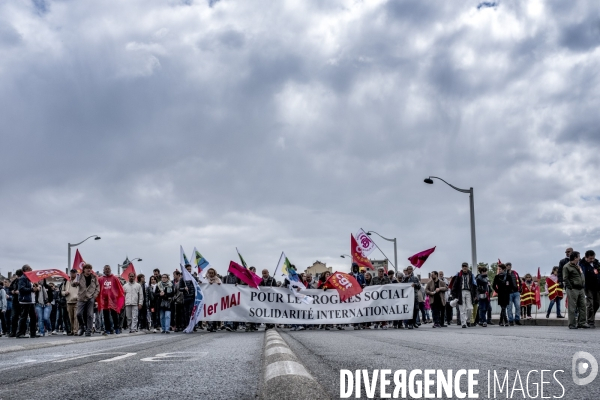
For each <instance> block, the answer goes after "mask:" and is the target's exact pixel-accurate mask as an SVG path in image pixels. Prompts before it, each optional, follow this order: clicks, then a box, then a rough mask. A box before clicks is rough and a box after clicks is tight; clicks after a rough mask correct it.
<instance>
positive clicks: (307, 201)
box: [0, 0, 600, 274]
mask: <svg viewBox="0 0 600 400" xmlns="http://www.w3.org/2000/svg"><path fill="white" fill-rule="evenodd" d="M489 5H490V4H488V5H484V4H481V5H480V4H479V2H478V1H469V0H463V1H451V2H439V1H423V0H404V1H397V0H392V1H383V0H370V1H364V2H362V1H343V0H339V1H335V0H331V1H321V0H315V1H305V0H295V1H294V0H282V1H235V0H221V1H216V0H212V1H206V0H204V1H202V0H193V1H178V0H161V1H158V0H143V1H142V0H129V1H126V2H123V1H111V0H107V1H102V2H97V1H86V0H78V1H73V0H63V1H49V0H33V1H31V0H19V1H17V0H15V1H9V2H2V3H1V4H0V143H1V146H0V166H1V168H0V177H1V185H2V191H1V193H2V194H1V196H0V209H1V210H2V211H1V213H2V229H1V231H0V232H1V234H0V272H2V273H4V274H6V272H7V271H9V270H14V269H15V268H18V267H20V266H22V265H23V264H24V263H29V264H31V265H32V266H33V267H34V269H38V268H49V267H54V268H65V267H66V265H67V243H69V242H71V243H74V242H78V241H80V240H82V239H84V238H85V237H87V236H89V235H92V234H98V235H100V236H102V240H100V241H88V242H86V243H85V244H83V245H82V246H81V247H80V250H81V252H82V254H83V256H84V258H85V259H86V260H87V261H88V262H90V263H92V264H93V265H94V267H98V268H100V267H101V266H102V265H104V264H106V263H108V264H111V265H113V266H116V264H117V263H119V262H121V261H123V259H124V258H125V256H126V255H129V257H130V258H131V257H141V258H143V262H141V263H139V264H138V265H137V266H138V270H139V269H141V270H142V271H144V272H146V273H148V272H149V271H150V270H151V269H152V268H155V267H158V268H160V269H161V270H167V271H172V270H173V269H174V268H175V267H177V266H178V262H179V245H180V244H181V245H183V246H184V248H185V249H186V250H187V251H188V252H191V250H192V248H193V247H194V246H196V247H198V249H199V250H200V251H201V252H202V253H203V254H204V256H205V257H206V258H207V259H208V260H209V261H210V262H211V264H213V266H215V267H217V269H218V270H219V271H220V272H224V271H225V270H226V268H227V265H228V263H229V260H230V259H236V258H235V257H236V253H235V247H236V246H237V247H238V248H239V249H240V251H241V252H242V254H243V255H244V257H245V258H246V260H247V261H248V262H249V264H252V265H255V266H257V267H258V268H262V267H266V268H269V269H270V270H271V272H273V270H274V268H275V265H276V263H277V261H278V259H279V254H280V253H281V251H285V252H286V254H287V255H288V257H289V258H290V259H291V261H292V262H293V263H295V264H297V265H298V266H299V267H300V269H304V268H305V267H307V266H309V265H311V264H312V263H313V262H314V261H315V260H320V261H322V262H326V263H327V264H328V265H331V266H333V267H334V269H339V270H347V269H348V268H349V264H348V262H347V261H346V260H344V259H341V258H340V257H339V256H340V254H343V253H348V252H349V251H350V248H349V247H350V243H349V240H350V239H349V236H350V233H351V232H355V231H356V230H357V229H358V228H360V227H363V228H364V229H365V230H374V231H377V232H379V233H381V234H382V235H384V236H387V237H397V239H398V258H399V260H401V265H406V264H407V261H406V259H407V257H409V256H410V255H412V254H413V253H416V252H418V251H420V250H423V249H426V248H429V247H433V246H437V251H436V252H435V253H434V254H433V255H432V256H431V258H430V259H429V260H428V261H427V263H426V264H425V267H424V268H423V269H424V271H425V272H427V271H430V270H432V269H442V270H445V271H446V274H448V273H449V272H455V271H457V270H458V269H459V267H460V263H461V262H463V261H469V262H470V260H471V253H470V230H469V199H468V195H466V194H463V193H459V192H456V191H454V190H452V189H451V188H449V187H448V186H446V185H444V184H443V183H442V182H439V181H436V183H435V184H434V185H426V184H424V183H423V179H424V178H426V177H427V176H429V175H435V176H439V177H443V178H444V179H446V180H448V181H449V182H451V183H452V184H454V185H456V186H459V187H463V188H469V187H471V186H472V187H473V188H474V190H475V212H476V227H477V252H478V260H479V261H484V262H493V261H495V260H497V259H498V258H501V259H502V260H503V261H512V262H513V265H514V266H515V269H516V270H517V271H519V272H521V273H524V272H531V273H534V272H536V271H537V268H538V267H541V270H542V273H544V272H549V271H550V268H551V267H552V266H553V265H556V264H557V263H558V260H559V259H560V258H562V257H563V256H564V255H563V253H564V248H565V247H566V246H568V245H572V246H573V247H574V248H576V249H577V250H586V249H590V248H595V249H596V250H597V251H599V250H600V185H598V184H599V183H600V182H599V181H600V179H599V178H598V177H599V162H600V158H599V157H600V152H599V149H600V113H599V112H598V110H600V96H599V95H598V93H600V72H599V71H600V13H599V9H598V3H597V1H593V0H590V1H577V2H574V3H572V2H565V1H538V0H530V1H527V2H522V1H516V0H515V1H500V2H498V3H497V4H495V5H491V6H489ZM378 244H379V245H380V247H381V248H382V249H383V251H384V252H386V254H388V255H389V256H390V257H393V247H392V245H391V244H390V243H388V242H384V241H381V240H380V241H378ZM372 256H376V253H373V254H372Z"/></svg>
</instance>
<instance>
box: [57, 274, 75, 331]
mask: <svg viewBox="0 0 600 400" xmlns="http://www.w3.org/2000/svg"><path fill="white" fill-rule="evenodd" d="M75 279H77V270H76V269H75V268H72V269H71V271H70V273H69V280H66V281H65V283H64V284H63V285H62V287H61V291H60V294H61V295H62V296H63V297H64V298H65V299H66V300H67V316H65V321H66V320H68V321H69V322H70V323H69V326H70V329H69V330H68V332H67V335H69V336H73V334H74V333H75V332H77V331H78V330H79V323H78V321H77V293H78V291H79V289H78V288H77V287H76V286H73V282H75ZM66 326H67V324H65V327H66Z"/></svg>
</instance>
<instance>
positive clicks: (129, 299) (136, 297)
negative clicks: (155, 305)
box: [123, 282, 144, 306]
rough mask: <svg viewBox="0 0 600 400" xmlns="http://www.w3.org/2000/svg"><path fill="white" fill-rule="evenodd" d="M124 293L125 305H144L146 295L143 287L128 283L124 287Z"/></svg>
mask: <svg viewBox="0 0 600 400" xmlns="http://www.w3.org/2000/svg"><path fill="white" fill-rule="evenodd" d="M123 291H124V292H125V305H126V306H137V305H139V306H141V305H143V304H144V294H143V293H142V285H140V284H139V283H137V282H134V283H129V282H127V283H126V284H125V285H123Z"/></svg>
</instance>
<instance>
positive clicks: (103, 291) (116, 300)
mask: <svg viewBox="0 0 600 400" xmlns="http://www.w3.org/2000/svg"><path fill="white" fill-rule="evenodd" d="M81 279H83V278H81ZM98 283H99V284H100V293H99V294H98V297H97V298H96V301H97V302H98V310H99V311H100V310H105V309H106V310H108V309H110V310H115V311H116V312H121V309H122V308H123V306H124V305H125V292H124V291H123V285H122V284H121V281H120V280H119V278H117V276H116V275H111V276H101V277H100V278H98Z"/></svg>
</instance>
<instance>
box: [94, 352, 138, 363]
mask: <svg viewBox="0 0 600 400" xmlns="http://www.w3.org/2000/svg"><path fill="white" fill-rule="evenodd" d="M136 354H137V353H125V354H123V355H122V356H116V357H113V358H109V359H108V360H100V361H98V362H112V361H117V360H122V359H124V358H127V357H131V356H135V355H136Z"/></svg>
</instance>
